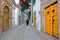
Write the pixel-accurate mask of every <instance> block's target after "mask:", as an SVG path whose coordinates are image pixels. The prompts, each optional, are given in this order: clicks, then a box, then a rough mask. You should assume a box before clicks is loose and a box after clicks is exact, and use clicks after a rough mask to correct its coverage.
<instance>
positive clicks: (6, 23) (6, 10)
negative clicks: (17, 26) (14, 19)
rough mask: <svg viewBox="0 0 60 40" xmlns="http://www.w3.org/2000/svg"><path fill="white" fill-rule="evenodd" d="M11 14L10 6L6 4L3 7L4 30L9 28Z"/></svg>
mask: <svg viewBox="0 0 60 40" xmlns="http://www.w3.org/2000/svg"><path fill="white" fill-rule="evenodd" d="M9 14H10V11H9V8H8V6H5V7H4V8H3V16H2V32H4V31H6V30H7V29H9Z"/></svg>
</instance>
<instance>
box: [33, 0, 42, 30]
mask: <svg viewBox="0 0 60 40" xmlns="http://www.w3.org/2000/svg"><path fill="white" fill-rule="evenodd" d="M34 11H36V28H37V29H38V30H39V31H40V29H41V14H40V13H39V11H40V0H38V1H37V0H36V3H35V5H34V6H33V12H34Z"/></svg>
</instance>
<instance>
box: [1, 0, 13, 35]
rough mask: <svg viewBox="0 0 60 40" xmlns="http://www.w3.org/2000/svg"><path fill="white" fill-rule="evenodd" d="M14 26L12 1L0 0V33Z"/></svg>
mask: <svg viewBox="0 0 60 40" xmlns="http://www.w3.org/2000/svg"><path fill="white" fill-rule="evenodd" d="M11 26H12V1H11V0H0V35H1V34H2V33H3V32H5V31H6V30H8V29H9V28H11Z"/></svg>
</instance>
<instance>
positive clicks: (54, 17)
mask: <svg viewBox="0 0 60 40" xmlns="http://www.w3.org/2000/svg"><path fill="white" fill-rule="evenodd" d="M51 13H52V28H53V29H52V31H53V32H52V33H53V36H55V37H58V4H57V3H55V4H54V5H52V6H51Z"/></svg>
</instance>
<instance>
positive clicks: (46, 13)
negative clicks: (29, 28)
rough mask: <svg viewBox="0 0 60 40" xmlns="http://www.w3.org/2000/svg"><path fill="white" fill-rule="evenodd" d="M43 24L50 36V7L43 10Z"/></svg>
mask: <svg viewBox="0 0 60 40" xmlns="http://www.w3.org/2000/svg"><path fill="white" fill-rule="evenodd" d="M45 24H46V27H45V31H46V33H48V34H50V35H52V14H51V12H50V7H48V8H46V9H45Z"/></svg>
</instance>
